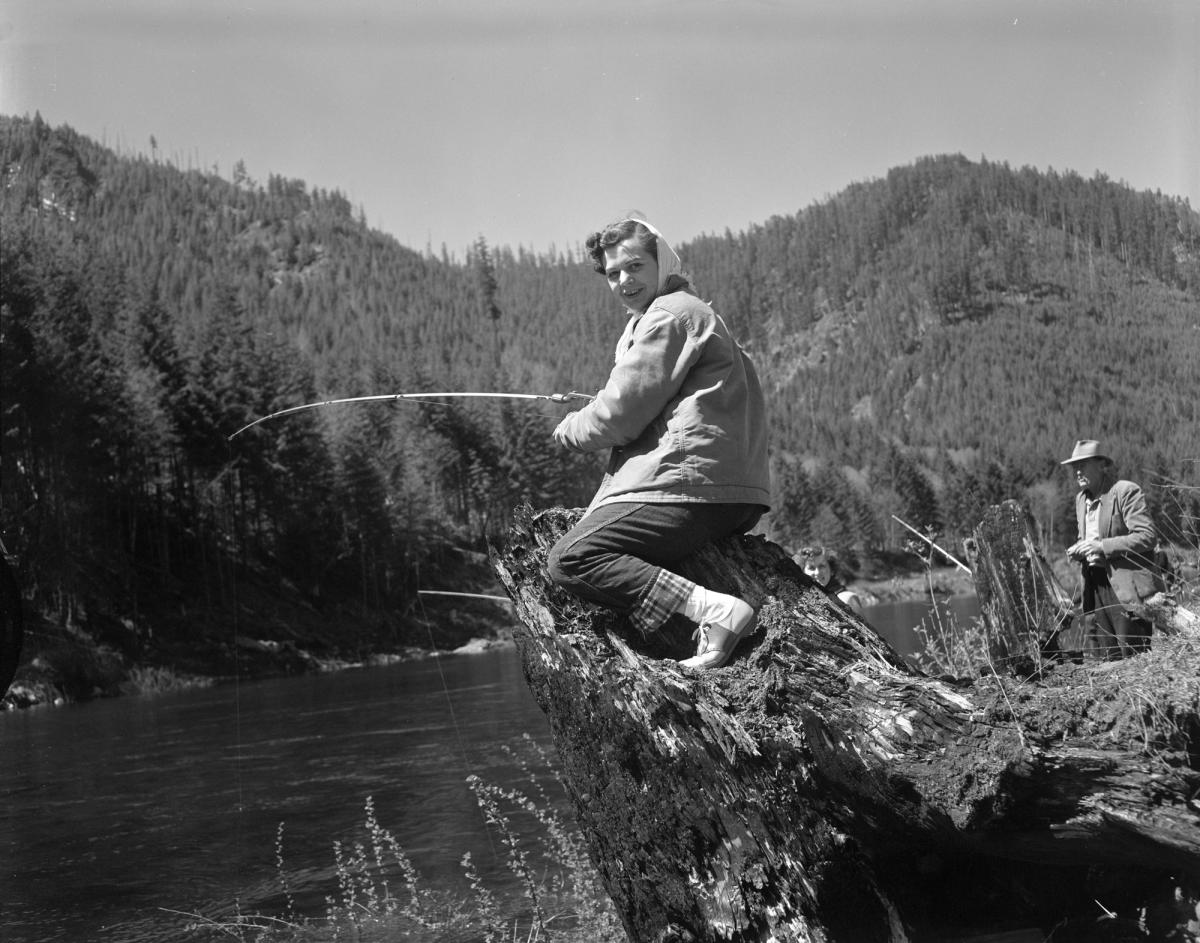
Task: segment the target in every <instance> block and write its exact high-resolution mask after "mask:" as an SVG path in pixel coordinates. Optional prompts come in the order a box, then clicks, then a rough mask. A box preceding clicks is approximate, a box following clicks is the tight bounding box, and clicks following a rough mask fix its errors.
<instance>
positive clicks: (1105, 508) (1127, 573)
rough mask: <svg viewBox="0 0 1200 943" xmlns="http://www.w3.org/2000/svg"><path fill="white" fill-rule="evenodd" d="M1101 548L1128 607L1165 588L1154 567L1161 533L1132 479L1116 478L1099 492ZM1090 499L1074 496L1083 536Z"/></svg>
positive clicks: (1111, 580) (1116, 588) (1115, 589)
mask: <svg viewBox="0 0 1200 943" xmlns="http://www.w3.org/2000/svg"><path fill="white" fill-rule="evenodd" d="M1099 497H1100V513H1099V516H1098V524H1099V530H1100V538H1099V539H1100V547H1101V549H1102V550H1103V551H1104V567H1105V569H1106V570H1107V571H1108V583H1109V585H1110V586H1112V588H1113V592H1115V593H1116V594H1117V598H1118V599H1119V600H1121V603H1122V604H1123V605H1125V606H1137V605H1138V603H1140V602H1141V601H1142V600H1143V599H1146V598H1148V597H1150V596H1153V595H1154V594H1155V593H1156V592H1158V591H1159V590H1161V589H1162V583H1161V582H1160V580H1159V578H1158V575H1157V573H1156V571H1155V570H1154V566H1153V560H1154V548H1155V546H1156V545H1157V544H1158V535H1157V533H1156V532H1155V530H1154V520H1153V518H1151V517H1150V510H1149V508H1147V507H1146V498H1145V495H1144V494H1143V493H1142V489H1141V488H1140V487H1138V486H1137V485H1136V484H1134V483H1133V482H1132V481H1125V480H1123V479H1122V480H1120V481H1114V482H1113V483H1112V484H1111V485H1109V486H1108V487H1107V488H1106V489H1105V490H1104V491H1102V492H1101V493H1100V496H1099ZM1086 517H1087V498H1086V496H1085V495H1084V494H1083V492H1079V494H1077V495H1075V520H1076V523H1077V525H1078V530H1079V539H1080V540H1082V539H1083V538H1084V526H1085V521H1086Z"/></svg>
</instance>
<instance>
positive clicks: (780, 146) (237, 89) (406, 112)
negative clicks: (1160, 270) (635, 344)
mask: <svg viewBox="0 0 1200 943" xmlns="http://www.w3.org/2000/svg"><path fill="white" fill-rule="evenodd" d="M1197 49H1200V0H1140V2H1125V0H1088V2H1084V0H1036V2H1034V0H1028V2H1026V0H1021V2H1009V0H914V2H906V0H862V2H857V0H828V2H826V0H612V2H609V3H602V2H599V0H442V2H438V0H319V2H318V0H0V113H2V114H6V115H17V116H21V115H26V114H28V115H30V116H32V115H33V113H34V112H35V111H38V112H40V113H41V115H42V118H43V119H44V120H45V121H46V122H47V123H49V124H50V125H52V126H58V125H62V124H66V125H70V126H71V127H72V128H74V129H75V130H76V131H79V132H81V133H83V134H85V135H88V136H89V137H93V138H95V139H97V140H99V141H101V142H102V143H105V144H107V145H108V146H110V147H113V148H115V149H117V150H119V151H121V152H123V153H126V154H130V153H135V152H136V153H146V154H149V152H150V138H151V135H153V136H154V138H155V140H156V142H157V145H158V154H159V156H160V157H166V158H168V159H170V160H172V161H173V162H175V163H177V164H179V165H180V166H183V167H188V166H191V167H201V168H205V169H211V168H212V167H213V166H214V165H215V166H216V167H217V168H218V170H219V172H220V173H221V174H222V176H225V177H227V178H228V177H230V176H231V172H232V169H233V165H234V164H235V162H237V161H238V160H242V161H244V162H245V165H246V169H247V170H248V172H249V173H250V176H251V177H253V178H254V179H256V180H258V181H260V182H265V180H266V178H267V176H268V175H269V174H272V173H275V174H281V175H283V176H285V177H292V178H300V179H303V180H304V181H305V182H306V183H308V184H309V186H310V187H320V188H323V189H327V190H334V189H336V190H340V191H342V193H344V194H345V195H346V196H347V197H348V198H349V199H350V200H351V202H352V203H353V204H354V205H355V206H360V207H362V209H363V211H364V212H365V214H366V217H367V220H368V222H369V223H370V224H371V225H372V226H375V227H377V228H380V229H383V230H385V231H387V232H390V233H392V234H393V235H395V236H396V237H397V238H398V239H399V240H400V241H401V242H402V243H404V244H405V245H408V246H410V247H412V248H414V249H423V248H425V246H426V245H430V246H432V247H433V248H434V249H435V250H438V249H440V248H441V246H442V245H443V244H445V245H446V246H447V247H448V248H449V249H450V251H451V252H454V253H456V254H461V253H462V250H464V249H465V247H466V246H468V245H469V244H470V243H471V242H472V241H473V240H474V239H475V238H476V237H477V236H480V235H482V236H484V237H485V238H486V239H487V240H488V241H489V242H490V243H492V244H493V245H509V246H513V247H515V246H517V245H524V246H526V247H528V248H531V249H535V250H543V249H546V248H549V247H550V246H552V245H553V246H556V247H558V248H560V249H562V248H567V247H569V246H573V245H574V244H575V243H577V242H579V241H581V240H582V239H583V237H584V236H585V235H586V234H587V233H588V232H589V231H591V230H592V229H594V228H596V227H597V226H599V225H601V224H603V223H605V222H608V221H609V220H611V219H613V218H615V217H617V216H618V215H620V214H621V213H623V212H624V211H626V210H628V209H631V208H635V207H636V208H639V209H641V210H642V211H644V212H645V213H646V214H647V216H648V218H649V219H650V220H651V221H652V222H654V223H655V224H656V225H657V226H658V228H659V229H660V230H661V231H662V232H663V233H664V234H665V235H666V236H667V237H668V238H669V239H671V240H672V241H675V242H683V241H686V240H688V239H691V238H693V237H695V236H697V235H700V234H702V233H720V232H723V231H724V230H725V228H726V227H728V228H730V229H732V230H734V231H738V230H741V229H744V228H746V226H748V225H749V224H752V223H759V222H763V221H765V220H766V219H768V218H769V217H770V216H772V215H776V214H789V213H795V212H797V211H798V210H800V209H802V208H803V207H805V206H808V205H809V204H811V203H813V202H815V201H818V200H820V199H822V198H823V197H825V196H828V195H832V194H834V193H836V192H838V191H839V190H841V189H842V188H843V187H845V186H847V185H849V184H850V183H853V182H856V181H862V180H868V179H872V178H875V177H880V176H883V175H884V174H886V173H887V171H888V169H889V168H891V167H894V166H897V165H901V164H908V163H911V162H912V161H914V160H915V159H916V158H918V157H922V156H926V155H930V154H942V153H961V154H963V155H965V156H966V157H968V158H970V159H972V160H977V159H979V158H980V157H981V156H986V157H987V158H988V159H989V160H993V161H1007V162H1008V163H1009V164H1011V165H1012V166H1014V167H1020V166H1024V165H1032V166H1034V167H1037V168H1038V169H1042V170H1045V169H1047V168H1050V167H1053V168H1054V169H1056V170H1059V171H1064V170H1074V171H1077V172H1078V173H1080V174H1083V175H1084V176H1087V177H1090V176H1092V175H1093V174H1094V173H1096V172H1097V171H1100V172H1102V173H1104V174H1107V175H1108V176H1109V177H1111V178H1113V179H1115V180H1124V181H1126V182H1127V183H1129V184H1131V185H1132V186H1134V187H1136V188H1139V189H1143V188H1145V189H1157V190H1161V191H1162V192H1164V193H1167V194H1170V195H1173V196H1182V197H1187V198H1188V199H1189V201H1190V202H1191V204H1192V206H1193V207H1195V208H1200V55H1198V54H1197V52H1196V50H1197Z"/></svg>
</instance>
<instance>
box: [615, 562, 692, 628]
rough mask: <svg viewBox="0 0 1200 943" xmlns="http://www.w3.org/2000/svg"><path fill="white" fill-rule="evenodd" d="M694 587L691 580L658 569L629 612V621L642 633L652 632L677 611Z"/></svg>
mask: <svg viewBox="0 0 1200 943" xmlns="http://www.w3.org/2000/svg"><path fill="white" fill-rule="evenodd" d="M695 588H696V584H695V583H693V582H692V581H691V580H685V579H684V578H683V577H682V576H679V575H677V574H675V573H671V572H670V571H668V570H663V569H660V570H659V571H658V575H657V576H656V577H654V581H653V582H652V583H651V584H650V586H649V587H647V589H646V593H645V595H644V596H642V601H641V602H639V603H638V604H637V607H636V608H635V609H634V610H633V612H631V613H630V614H629V621H630V622H632V623H633V625H634V627H635V628H636V629H638V631H640V632H641V633H642V634H643V635H645V634H648V633H650V632H653V631H655V630H656V629H658V628H659V627H660V626H661V625H662V624H663V623H664V622H666V621H667V620H668V619H669V618H671V615H672V614H673V613H675V612H678V611H679V609H680V608H681V607H682V606H683V604H684V602H685V601H686V600H687V598H688V596H690V595H691V593H692V590H693V589H695Z"/></svg>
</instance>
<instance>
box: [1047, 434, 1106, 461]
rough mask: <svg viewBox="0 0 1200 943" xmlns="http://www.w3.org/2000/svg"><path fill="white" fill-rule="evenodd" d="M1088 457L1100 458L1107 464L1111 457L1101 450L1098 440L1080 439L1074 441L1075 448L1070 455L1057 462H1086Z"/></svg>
mask: <svg viewBox="0 0 1200 943" xmlns="http://www.w3.org/2000/svg"><path fill="white" fill-rule="evenodd" d="M1089 458H1102V459H1104V460H1105V461H1106V462H1108V463H1109V464H1111V463H1112V459H1111V458H1109V457H1108V456H1107V455H1105V454H1104V452H1103V451H1101V449H1100V443H1099V442H1097V441H1096V440H1095V439H1080V440H1079V441H1078V442H1076V443H1075V450H1074V451H1073V452H1072V453H1071V457H1070V458H1066V459H1063V460H1062V461H1061V462H1059V463H1058V464H1060V465H1074V464H1075V463H1076V462H1086V461H1087V460H1088V459H1089Z"/></svg>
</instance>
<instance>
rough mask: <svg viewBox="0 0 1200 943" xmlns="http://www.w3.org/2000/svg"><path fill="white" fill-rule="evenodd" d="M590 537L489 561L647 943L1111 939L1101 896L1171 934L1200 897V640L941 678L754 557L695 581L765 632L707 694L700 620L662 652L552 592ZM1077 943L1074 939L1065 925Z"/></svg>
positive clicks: (743, 543) (624, 910)
mask: <svg viewBox="0 0 1200 943" xmlns="http://www.w3.org/2000/svg"><path fill="white" fill-rule="evenodd" d="M577 516H578V512H573V511H564V510H562V509H553V510H550V511H545V512H542V513H538V514H534V513H532V512H531V511H529V510H528V509H525V510H523V511H520V512H518V514H517V517H516V523H515V524H514V526H513V529H512V532H511V534H510V539H509V541H508V543H507V545H506V546H504V547H501V548H493V551H492V560H493V564H494V566H495V569H496V572H497V574H498V575H499V577H500V580H501V582H502V583H503V584H504V586H505V587H506V589H507V591H508V593H509V595H510V596H511V597H512V599H513V601H514V603H515V605H516V608H517V611H518V614H519V617H520V621H521V625H520V626H518V627H517V629H516V630H515V633H514V634H515V638H516V642H517V646H518V648H519V651H520V655H521V658H522V663H523V667H524V673H525V677H526V680H527V682H528V684H529V687H530V690H531V691H532V692H533V695H534V697H535V698H536V700H537V702H538V704H539V705H540V706H541V708H542V710H543V711H545V713H546V715H547V717H548V719H549V722H550V727H551V730H552V733H553V737H554V742H555V745H556V748H557V752H558V754H559V757H560V760H561V763H562V774H563V778H564V781H565V782H566V784H567V789H568V792H569V794H570V796H571V799H572V801H573V804H574V807H575V811H576V815H577V818H578V821H579V825H580V827H581V829H582V831H583V833H584V835H585V837H586V839H587V841H588V844H589V847H590V850H591V854H592V857H593V860H594V862H595V864H596V867H597V869H598V871H599V873H600V875H601V878H602V880H603V882H604V884H605V887H606V888H607V890H608V892H609V894H610V895H611V897H612V899H613V901H614V904H615V906H616V908H617V910H618V912H619V914H620V915H621V919H622V921H623V923H624V926H625V928H626V931H627V932H628V934H629V937H630V939H631V940H633V941H635V943H643V941H662V943H665V941H685V940H687V941H704V943H707V941H735V940H736V941H767V940H774V941H813V943H824V941H828V943H841V941H846V943H874V941H879V943H884V941H906V940H914V941H916V940H922V939H935V938H944V937H935V936H933V935H932V934H934V933H935V932H943V931H944V930H945V929H946V928H947V927H951V926H955V927H963V926H983V927H985V928H989V929H995V928H997V927H1000V926H1002V925H1003V926H1014V925H1015V926H1031V925H1037V926H1044V927H1045V928H1046V929H1047V930H1049V928H1051V927H1052V926H1054V925H1056V924H1061V922H1062V920H1063V919H1064V915H1065V914H1069V913H1073V912H1075V911H1078V912H1079V913H1080V914H1087V915H1088V916H1087V917H1086V918H1082V917H1081V919H1087V920H1091V919H1093V918H1094V917H1096V916H1099V915H1100V912H1099V911H1098V909H1097V907H1096V904H1095V900H1097V899H1100V900H1101V901H1102V903H1104V905H1105V907H1107V908H1108V910H1109V911H1111V912H1113V913H1115V914H1117V915H1118V917H1120V918H1122V919H1123V918H1125V917H1126V916H1128V915H1130V914H1132V917H1131V918H1130V919H1137V910H1136V908H1138V907H1149V909H1148V910H1147V911H1145V912H1144V913H1142V914H1141V919H1142V920H1143V921H1147V920H1148V921H1149V922H1150V923H1151V924H1153V923H1154V921H1156V920H1157V921H1159V923H1161V924H1163V925H1166V923H1167V922H1169V921H1170V920H1172V919H1177V915H1176V916H1171V915H1170V914H1168V913H1166V911H1168V910H1169V909H1170V906H1169V904H1168V903H1162V905H1161V906H1157V904H1156V905H1155V906H1150V905H1149V904H1148V903H1147V901H1151V903H1153V902H1154V901H1157V900H1158V898H1157V897H1156V896H1155V895H1156V894H1159V893H1160V892H1161V893H1162V895H1164V896H1163V900H1164V901H1166V900H1167V899H1168V898H1169V899H1170V900H1171V901H1175V900H1176V898H1175V897H1174V896H1171V895H1172V894H1173V891H1172V892H1170V893H1169V892H1167V891H1166V890H1163V889H1164V888H1165V887H1166V885H1167V884H1171V886H1172V888H1174V887H1175V886H1176V884H1177V883H1178V882H1183V883H1181V884H1178V886H1180V887H1183V888H1184V889H1183V890H1182V891H1181V893H1182V895H1183V897H1182V899H1183V900H1185V901H1192V900H1193V898H1192V897H1190V896H1188V895H1189V894H1191V891H1190V890H1188V889H1187V888H1188V887H1190V886H1191V885H1190V884H1189V883H1188V882H1196V881H1200V802H1198V801H1197V799H1196V798H1195V797H1196V796H1197V795H1200V749H1198V748H1197V744H1198V743H1200V721H1198V719H1197V718H1198V712H1200V680H1198V678H1197V672H1196V670H1195V668H1196V664H1197V657H1198V656H1200V639H1198V638H1196V637H1195V636H1179V637H1177V638H1175V639H1174V640H1173V642H1174V645H1175V647H1174V648H1170V647H1168V646H1164V647H1163V648H1161V649H1156V650H1155V651H1153V652H1150V653H1147V654H1145V655H1141V656H1138V657H1137V658H1132V659H1129V660H1127V661H1125V662H1117V663H1110V664H1108V665H1105V666H1104V667H1105V668H1106V669H1107V670H1105V671H1103V672H1095V671H1094V670H1093V671H1092V673H1090V674H1088V673H1085V672H1087V671H1088V669H1086V668H1085V667H1084V666H1075V665H1064V666H1060V667H1059V668H1057V669H1055V671H1053V672H1051V673H1050V674H1049V676H1043V677H1041V678H1039V679H1037V680H1033V681H1027V682H1017V681H1015V680H1012V679H1006V678H1001V677H999V676H998V675H994V674H989V675H988V676H987V677H983V678H978V679H968V680H953V679H948V678H934V677H930V676H927V675H924V674H921V673H920V672H918V671H916V670H914V669H912V668H910V667H909V666H908V665H907V664H906V663H905V662H904V661H903V659H902V658H901V657H900V656H899V655H897V654H896V652H895V651H893V650H892V649H891V648H890V647H889V646H888V645H887V644H886V643H885V642H884V641H883V640H882V639H880V638H879V636H878V635H877V634H876V633H875V632H874V631H872V629H871V628H870V627H869V626H868V625H867V624H866V623H865V622H863V621H862V620H861V619H860V618H858V617H857V616H856V615H855V614H854V613H853V612H852V611H851V610H849V609H848V608H847V607H846V606H844V605H843V604H842V603H840V602H839V601H838V600H837V599H836V598H835V597H833V596H830V595H829V594H827V593H826V592H825V591H824V590H823V589H821V588H819V587H818V586H816V585H815V584H814V583H812V582H811V581H810V580H809V579H808V578H807V577H805V576H804V574H803V573H802V572H801V570H800V568H799V567H798V566H797V565H796V564H795V563H793V562H792V560H791V559H790V558H789V557H788V555H787V553H786V552H785V551H784V550H783V549H782V548H780V547H778V546H776V545H775V544H772V543H770V542H769V541H766V540H764V539H762V538H759V537H741V538H730V539H728V540H725V541H721V542H719V543H718V544H714V545H711V546H709V547H706V548H704V549H702V550H701V551H700V552H698V553H697V554H696V555H694V556H693V557H692V558H690V559H689V560H688V561H687V562H686V564H685V565H684V566H683V567H681V571H682V572H683V573H684V575H686V576H688V577H690V578H692V579H696V580H698V581H700V582H702V583H704V584H705V585H707V586H710V587H712V588H714V589H717V590H722V591H726V592H736V593H738V594H740V595H741V596H742V597H743V598H745V599H747V600H749V601H750V602H751V603H752V604H753V605H754V606H756V607H757V608H758V609H759V621H758V626H757V628H756V630H755V632H754V634H753V635H752V636H751V637H750V638H749V639H747V640H746V641H744V642H743V643H742V645H741V647H740V648H739V649H738V652H737V654H736V655H735V656H734V658H733V659H732V661H731V662H730V663H729V664H728V665H727V666H725V667H724V668H721V669H718V670H716V671H710V672H690V671H687V670H685V669H682V668H680V667H679V665H678V664H677V663H676V659H678V658H681V657H686V656H687V655H689V654H691V651H690V634H691V631H690V630H691V626H690V625H688V624H687V623H685V622H684V621H683V620H682V619H680V618H679V617H676V619H675V620H673V621H672V623H669V624H668V625H667V626H666V627H665V629H664V630H663V631H662V632H660V633H657V634H656V635H655V636H654V637H651V638H644V637H642V636H641V635H640V634H639V633H638V632H637V631H636V630H634V629H633V628H632V627H631V626H630V625H629V624H628V622H627V620H625V619H623V618H621V617H619V616H617V615H615V614H613V613H611V612H608V611H605V610H602V609H598V608H595V607H592V606H589V605H587V604H585V603H581V602H579V601H578V600H576V599H574V598H573V597H570V596H568V595H567V594H564V593H562V592H561V591H559V590H558V589H557V588H555V587H553V586H552V585H551V584H550V583H549V581H548V578H547V576H546V572H545V559H546V553H547V551H548V549H549V548H550V546H551V545H552V544H553V543H554V542H555V541H556V540H557V539H558V537H559V536H561V535H562V534H563V533H565V532H566V530H567V529H568V528H569V527H570V526H571V524H572V523H573V522H574V521H575V520H576V519H577ZM1151 898H1153V900H1151ZM1147 915H1148V916H1147ZM939 928H940V929H939ZM1096 938H1097V937H1094V936H1093V937H1090V939H1096ZM1055 939H1056V940H1058V941H1063V940H1067V939H1071V937H1069V936H1068V935H1067V934H1066V933H1065V932H1064V930H1063V929H1062V926H1061V925H1060V928H1059V930H1058V931H1057V935H1056V937H1055ZM1077 939H1089V937H1077Z"/></svg>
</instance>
